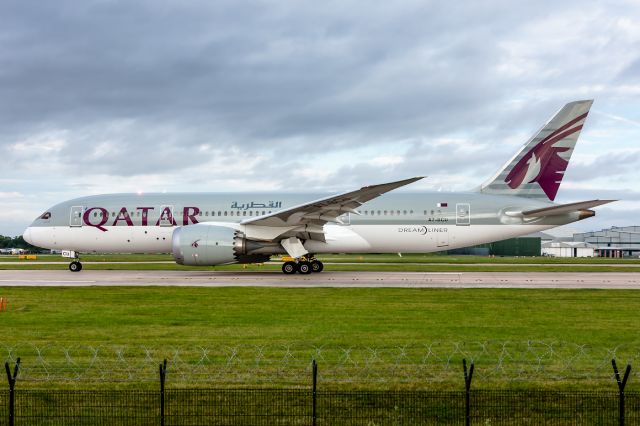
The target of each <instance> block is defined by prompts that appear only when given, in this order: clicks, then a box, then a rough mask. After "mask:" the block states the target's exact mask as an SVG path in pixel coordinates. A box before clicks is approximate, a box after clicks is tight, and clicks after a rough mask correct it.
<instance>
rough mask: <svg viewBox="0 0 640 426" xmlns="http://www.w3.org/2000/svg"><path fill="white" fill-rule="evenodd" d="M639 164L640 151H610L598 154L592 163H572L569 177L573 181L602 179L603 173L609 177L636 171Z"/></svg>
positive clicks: (568, 172) (568, 171) (568, 173)
mask: <svg viewBox="0 0 640 426" xmlns="http://www.w3.org/2000/svg"><path fill="white" fill-rule="evenodd" d="M639 164H640V151H636V152H613V153H608V154H604V155H600V156H598V157H597V158H596V159H595V160H593V161H591V162H590V163H586V164H585V163H575V164H572V165H571V167H569V169H568V170H567V179H571V180H573V181H586V180H593V179H601V178H602V176H603V173H606V176H607V177H608V178H613V177H619V176H625V175H628V174H629V173H632V172H634V171H636V170H637V169H638V165H639ZM605 171H606V172H605Z"/></svg>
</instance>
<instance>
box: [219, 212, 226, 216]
mask: <svg viewBox="0 0 640 426" xmlns="http://www.w3.org/2000/svg"><path fill="white" fill-rule="evenodd" d="M224 215H225V216H226V215H227V214H226V213H225V214H224ZM218 216H222V212H218Z"/></svg>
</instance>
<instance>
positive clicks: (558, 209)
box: [522, 200, 617, 217]
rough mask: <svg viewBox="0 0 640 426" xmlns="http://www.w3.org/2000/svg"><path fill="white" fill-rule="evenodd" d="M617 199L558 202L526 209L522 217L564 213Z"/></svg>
mask: <svg viewBox="0 0 640 426" xmlns="http://www.w3.org/2000/svg"><path fill="white" fill-rule="evenodd" d="M614 201H617V200H590V201H580V202H578V203H569V204H560V205H557V206H552V207H545V208H542V209H535V210H528V211H524V212H522V216H523V217H541V216H555V215H560V214H565V213H571V212H575V211H578V210H586V209H590V208H592V207H597V206H601V205H603V204H607V203H612V202H614Z"/></svg>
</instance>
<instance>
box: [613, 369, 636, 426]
mask: <svg viewBox="0 0 640 426" xmlns="http://www.w3.org/2000/svg"><path fill="white" fill-rule="evenodd" d="M611 365H612V366H613V372H614V374H615V375H616V382H618V418H619V424H620V426H624V387H625V386H626V385H627V380H628V379H629V374H630V373H631V366H630V365H629V364H627V369H626V370H625V372H624V378H622V380H620V373H619V372H618V366H617V365H616V360H615V358H614V359H612V360H611Z"/></svg>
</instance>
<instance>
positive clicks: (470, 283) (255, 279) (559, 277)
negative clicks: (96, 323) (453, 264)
mask: <svg viewBox="0 0 640 426" xmlns="http://www.w3.org/2000/svg"><path fill="white" fill-rule="evenodd" d="M3 286H47V287H51V286H54V287H58V286H63V287H67V286H68V287H78V286H198V287H231V286H240V287H300V288H302V287H362V288H376V287H380V288H383V287H396V288H566V289H640V273H637V272H605V273H600V272H582V273H575V272H567V273H562V272H561V273H558V272H527V273H522V272H332V271H325V272H322V273H319V274H311V275H299V274H296V275H289V276H287V275H283V274H282V273H280V272H276V271H261V272H241V271H210V270H207V271H120V270H116V271H105V270H90V269H85V270H83V271H82V272H79V273H73V272H69V271H57V270H56V271H51V270H0V287H3Z"/></svg>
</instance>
